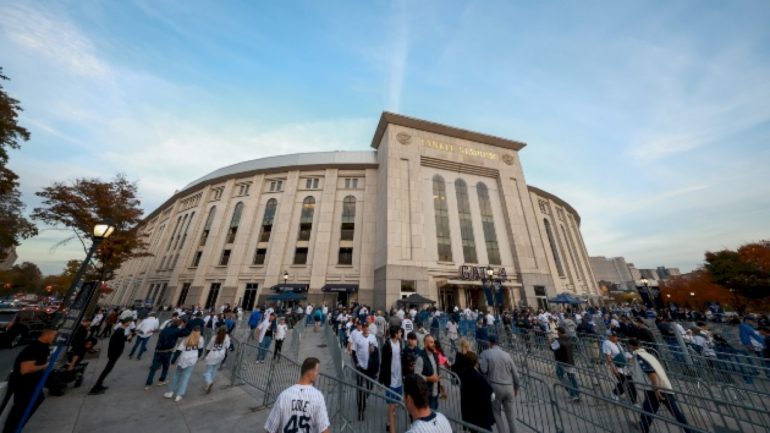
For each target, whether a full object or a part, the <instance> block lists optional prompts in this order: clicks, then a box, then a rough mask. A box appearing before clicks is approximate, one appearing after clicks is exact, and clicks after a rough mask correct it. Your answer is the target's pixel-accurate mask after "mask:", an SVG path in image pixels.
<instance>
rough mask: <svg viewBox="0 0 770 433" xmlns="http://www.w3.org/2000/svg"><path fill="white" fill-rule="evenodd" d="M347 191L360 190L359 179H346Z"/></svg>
mask: <svg viewBox="0 0 770 433" xmlns="http://www.w3.org/2000/svg"><path fill="white" fill-rule="evenodd" d="M345 189H358V178H355V177H348V178H345Z"/></svg>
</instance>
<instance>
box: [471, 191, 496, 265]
mask: <svg viewBox="0 0 770 433" xmlns="http://www.w3.org/2000/svg"><path fill="white" fill-rule="evenodd" d="M476 191H477V193H478V195H479V209H481V225H482V228H483V229H484V241H485V242H486V245H487V259H488V260H489V264H490V265H499V264H500V247H499V246H498V244H497V233H496V231H495V219H494V216H493V215H492V203H491V202H490V201H489V190H487V186H486V185H485V184H484V183H483V182H479V183H477V184H476Z"/></svg>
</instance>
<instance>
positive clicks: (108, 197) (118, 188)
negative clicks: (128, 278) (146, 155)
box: [32, 174, 148, 280]
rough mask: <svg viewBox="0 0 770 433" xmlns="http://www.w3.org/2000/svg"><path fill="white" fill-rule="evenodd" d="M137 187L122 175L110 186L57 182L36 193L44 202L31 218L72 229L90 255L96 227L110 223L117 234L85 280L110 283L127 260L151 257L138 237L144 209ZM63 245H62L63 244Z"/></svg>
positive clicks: (84, 181)
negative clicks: (108, 281)
mask: <svg viewBox="0 0 770 433" xmlns="http://www.w3.org/2000/svg"><path fill="white" fill-rule="evenodd" d="M136 194H137V187H136V184H134V183H132V182H130V181H128V179H126V177H125V176H124V175H122V174H118V175H117V176H115V179H114V180H113V181H111V182H103V181H101V180H99V179H95V178H94V179H86V178H82V179H76V180H74V181H73V182H72V183H71V184H65V183H63V182H56V183H54V184H53V185H52V186H49V187H46V188H44V189H43V190H42V191H40V192H38V193H36V195H37V196H39V197H41V198H43V205H42V206H41V207H39V208H35V210H34V211H33V212H32V218H33V219H36V220H39V221H42V222H44V223H46V224H49V225H52V226H64V227H68V228H70V229H72V231H73V232H74V236H72V237H70V238H68V239H65V240H64V241H62V242H61V243H66V242H69V241H71V240H72V239H74V238H77V239H78V240H80V242H81V244H82V245H83V249H84V250H85V251H86V252H87V251H88V249H89V247H90V245H87V244H86V239H90V238H91V237H92V233H93V228H94V225H95V224H97V223H98V222H100V221H105V220H109V221H111V222H112V224H113V225H114V226H115V232H114V233H113V234H112V236H110V237H109V238H107V239H105V240H104V241H103V242H102V243H101V244H100V245H99V248H98V249H97V251H96V254H95V257H96V260H97V261H98V264H97V265H96V267H95V268H94V270H93V271H91V272H88V273H87V274H86V279H99V280H107V279H110V276H111V274H112V273H113V272H114V271H116V270H117V269H119V268H120V266H121V265H122V264H123V263H124V262H125V261H126V260H128V259H131V258H134V257H143V256H146V255H148V253H146V252H145V250H146V247H147V242H145V240H144V237H143V236H140V235H139V231H138V225H139V223H140V222H141V217H142V209H141V208H140V204H141V203H140V201H139V199H138V198H137V197H136ZM61 243H60V244H61Z"/></svg>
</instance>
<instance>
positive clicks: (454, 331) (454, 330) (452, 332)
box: [446, 316, 460, 352]
mask: <svg viewBox="0 0 770 433" xmlns="http://www.w3.org/2000/svg"><path fill="white" fill-rule="evenodd" d="M458 330H459V326H458V325H457V322H456V321H455V318H454V316H450V317H449V321H448V322H447V324H446V331H447V335H448V336H449V343H450V344H451V348H452V350H453V351H455V352H456V351H457V339H458V338H459V336H460V335H459V332H458Z"/></svg>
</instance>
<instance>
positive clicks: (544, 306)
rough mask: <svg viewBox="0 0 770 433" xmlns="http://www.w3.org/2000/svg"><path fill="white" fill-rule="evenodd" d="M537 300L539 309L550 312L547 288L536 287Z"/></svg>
mask: <svg viewBox="0 0 770 433" xmlns="http://www.w3.org/2000/svg"><path fill="white" fill-rule="evenodd" d="M535 298H537V308H538V309H541V310H545V311H548V297H547V296H546V294H545V286H535Z"/></svg>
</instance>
